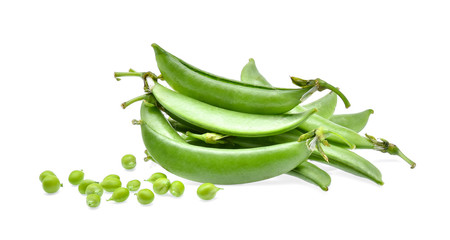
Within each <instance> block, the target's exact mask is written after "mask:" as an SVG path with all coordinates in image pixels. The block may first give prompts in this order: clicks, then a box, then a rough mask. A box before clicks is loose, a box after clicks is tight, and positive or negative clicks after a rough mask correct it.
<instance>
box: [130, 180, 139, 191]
mask: <svg viewBox="0 0 450 240" xmlns="http://www.w3.org/2000/svg"><path fill="white" fill-rule="evenodd" d="M140 187H141V182H140V181H139V180H131V181H129V182H128V183H127V188H128V190H130V191H137V190H139V188H140Z"/></svg>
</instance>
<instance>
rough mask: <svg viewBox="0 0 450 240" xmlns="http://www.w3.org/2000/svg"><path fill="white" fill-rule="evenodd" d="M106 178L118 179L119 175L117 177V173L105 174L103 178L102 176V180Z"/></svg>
mask: <svg viewBox="0 0 450 240" xmlns="http://www.w3.org/2000/svg"><path fill="white" fill-rule="evenodd" d="M107 178H115V179H119V180H120V177H119V175H117V174H109V175H108V176H106V177H105V178H103V180H105V179H107Z"/></svg>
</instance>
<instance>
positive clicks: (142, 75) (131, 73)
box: [114, 68, 162, 92]
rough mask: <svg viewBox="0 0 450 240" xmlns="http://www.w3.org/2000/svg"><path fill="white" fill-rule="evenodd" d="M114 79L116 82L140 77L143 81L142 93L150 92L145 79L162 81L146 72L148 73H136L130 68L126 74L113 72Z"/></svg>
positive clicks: (159, 77)
mask: <svg viewBox="0 0 450 240" xmlns="http://www.w3.org/2000/svg"><path fill="white" fill-rule="evenodd" d="M114 77H115V78H116V80H117V81H120V80H121V77H140V78H142V80H144V91H145V92H150V90H151V89H150V87H149V85H148V82H147V78H151V79H153V81H157V80H158V79H162V77H161V76H156V74H154V73H152V72H150V71H148V72H136V71H134V70H133V69H131V68H130V70H129V71H128V72H114Z"/></svg>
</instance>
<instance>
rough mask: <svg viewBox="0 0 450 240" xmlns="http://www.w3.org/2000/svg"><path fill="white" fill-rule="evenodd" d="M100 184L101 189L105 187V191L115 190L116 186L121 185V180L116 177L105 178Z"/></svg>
mask: <svg viewBox="0 0 450 240" xmlns="http://www.w3.org/2000/svg"><path fill="white" fill-rule="evenodd" d="M100 185H101V186H102V188H103V189H105V191H107V192H114V190H116V189H117V188H120V187H122V182H121V181H120V180H119V179H117V178H113V177H110V178H105V179H104V180H103V181H102V182H101V183H100Z"/></svg>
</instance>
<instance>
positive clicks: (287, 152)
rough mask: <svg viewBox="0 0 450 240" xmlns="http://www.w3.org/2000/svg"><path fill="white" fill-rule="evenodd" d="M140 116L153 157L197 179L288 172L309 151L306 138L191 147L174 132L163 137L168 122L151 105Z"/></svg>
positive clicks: (247, 178)
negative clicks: (263, 143)
mask: <svg viewBox="0 0 450 240" xmlns="http://www.w3.org/2000/svg"><path fill="white" fill-rule="evenodd" d="M142 111H147V113H142ZM141 116H147V117H146V118H143V119H141V121H139V122H137V121H135V123H136V124H139V125H140V126H141V132H142V138H143V141H144V144H145V146H146V148H147V150H148V152H149V154H150V155H151V156H152V158H153V159H154V160H155V161H156V162H157V163H158V164H159V165H161V166H162V167H163V168H165V169H166V170H167V171H169V172H171V173H173V174H175V175H177V176H180V177H183V178H186V179H189V180H193V181H197V182H210V183H215V184H238V183H248V182H255V181H260V180H264V179H268V178H271V177H275V176H278V175H280V174H284V173H286V172H288V171H290V170H291V169H293V168H295V167H296V166H298V165H299V164H300V163H302V162H304V161H305V160H306V159H308V157H309V156H310V155H311V153H312V150H311V148H310V146H309V144H308V142H309V141H308V140H305V141H300V142H298V141H297V142H288V143H284V144H277V145H273V146H264V147H258V148H252V149H217V148H208V147H201V146H193V145H189V144H188V143H186V142H182V141H180V140H179V139H178V140H174V139H173V138H174V137H175V135H174V134H169V137H166V136H165V135H167V130H168V129H169V128H167V127H166V126H164V127H163V125H166V124H167V126H169V127H170V125H169V123H168V122H167V120H166V119H165V118H164V117H163V116H162V114H161V113H160V112H159V113H158V112H157V108H156V106H154V105H153V104H149V103H148V102H144V103H143V105H142V107H141ZM149 120H151V121H152V122H150V121H149ZM155 121H159V122H158V123H155ZM173 132H174V133H176V132H175V130H173ZM163 134H164V135H163ZM175 138H176V137H175ZM180 138H181V137H180ZM181 139H182V138H181Z"/></svg>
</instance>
